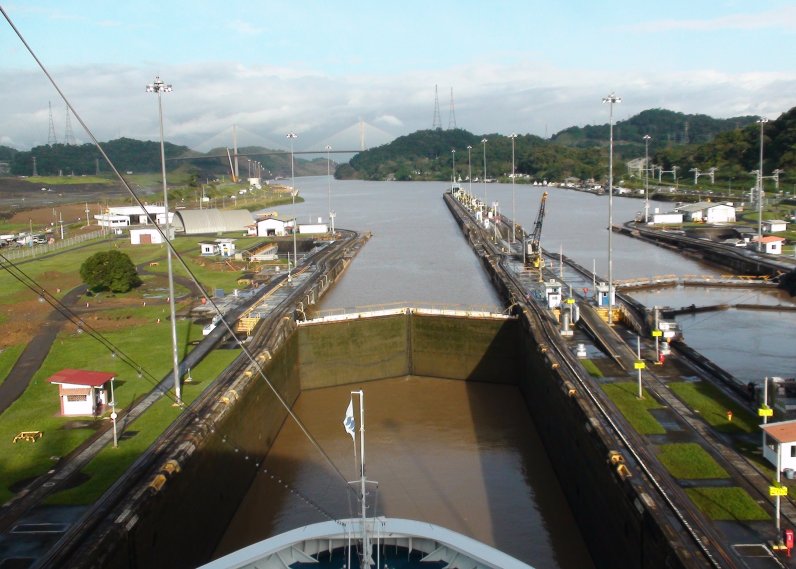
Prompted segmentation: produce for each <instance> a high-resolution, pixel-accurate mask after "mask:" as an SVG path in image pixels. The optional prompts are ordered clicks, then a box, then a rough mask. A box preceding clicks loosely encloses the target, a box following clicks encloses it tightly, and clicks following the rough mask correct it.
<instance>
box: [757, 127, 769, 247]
mask: <svg viewBox="0 0 796 569" xmlns="http://www.w3.org/2000/svg"><path fill="white" fill-rule="evenodd" d="M757 122H758V123H759V124H760V169H759V170H758V171H757V250H758V251H762V250H763V127H764V126H765V124H766V123H767V122H768V119H767V118H766V117H760V118H759V119H758V120H757Z"/></svg>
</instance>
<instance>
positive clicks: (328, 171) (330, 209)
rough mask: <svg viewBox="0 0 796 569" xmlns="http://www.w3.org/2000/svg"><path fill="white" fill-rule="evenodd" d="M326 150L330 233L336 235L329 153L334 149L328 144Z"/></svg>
mask: <svg viewBox="0 0 796 569" xmlns="http://www.w3.org/2000/svg"><path fill="white" fill-rule="evenodd" d="M325 149H326V181H327V182H328V184H329V185H328V188H327V192H328V194H329V231H330V232H331V233H334V212H333V211H332V160H331V158H330V157H329V153H330V152H331V151H332V147H331V146H329V145H328V144H327V145H326V147H325Z"/></svg>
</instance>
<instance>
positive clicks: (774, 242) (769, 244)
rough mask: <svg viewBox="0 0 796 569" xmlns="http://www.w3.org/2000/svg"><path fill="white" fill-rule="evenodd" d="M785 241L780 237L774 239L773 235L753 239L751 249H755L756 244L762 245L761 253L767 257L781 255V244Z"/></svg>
mask: <svg viewBox="0 0 796 569" xmlns="http://www.w3.org/2000/svg"><path fill="white" fill-rule="evenodd" d="M784 242H785V239H784V238H782V237H775V236H774V235H766V236H764V237H755V238H754V239H752V243H753V247H754V248H757V244H758V243H762V244H763V252H764V253H768V254H769V255H781V254H782V244H783V243H784Z"/></svg>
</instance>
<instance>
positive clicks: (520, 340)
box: [85, 314, 682, 568]
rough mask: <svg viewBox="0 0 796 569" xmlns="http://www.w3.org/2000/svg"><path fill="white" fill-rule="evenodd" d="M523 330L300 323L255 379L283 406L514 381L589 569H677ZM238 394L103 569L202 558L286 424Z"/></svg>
mask: <svg viewBox="0 0 796 569" xmlns="http://www.w3.org/2000/svg"><path fill="white" fill-rule="evenodd" d="M533 326H534V324H533V322H531V321H529V320H528V319H526V318H520V319H518V320H489V319H478V318H464V317H461V318H458V317H450V316H426V315H418V314H411V315H395V316H384V317H378V318H361V319H358V320H351V321H345V322H337V323H326V324H317V325H314V324H312V325H305V326H301V327H299V328H298V329H297V330H294V332H293V333H292V334H290V335H285V336H283V337H282V340H281V345H280V347H279V348H278V349H275V350H274V353H273V359H271V360H270V361H268V362H267V363H266V365H265V371H266V374H267V375H268V377H269V379H270V380H271V381H272V382H273V383H274V384H275V385H276V386H277V387H278V389H279V391H280V393H281V394H282V395H283V396H284V397H285V399H286V400H287V401H288V402H289V403H290V404H291V405H292V404H293V402H294V401H295V399H296V398H297V397H298V395H299V391H300V389H313V388H321V387H326V386H333V385H342V384H346V383H357V382H363V381H369V380H374V379H380V378H386V377H400V376H403V375H408V374H414V375H423V376H428V377H441V378H446V379H461V380H476V381H488V382H506V383H517V384H518V385H519V386H520V389H521V391H522V393H523V395H524V398H525V401H526V404H527V405H528V407H529V411H530V413H531V416H532V418H533V420H534V422H535V423H536V425H537V429H538V432H539V435H540V436H541V438H542V440H543V442H544V445H545V448H546V449H547V453H548V455H549V457H550V460H551V462H552V464H553V467H554V468H555V470H556V473H557V476H558V479H559V481H560V484H561V486H562V488H563V490H564V492H565V494H566V495H567V499H568V501H569V502H570V505H571V508H572V510H573V513H574V515H575V518H576V520H577V522H578V525H579V527H580V528H581V532H582V534H583V536H584V538H585V540H586V542H587V544H588V546H589V549H590V552H591V554H592V557H593V559H594V560H595V563H596V564H597V566H599V567H617V568H625V567H627V568H631V567H642V568H644V567H672V568H676V567H681V566H682V564H681V563H680V559H679V558H678V556H677V555H675V553H674V550H673V549H672V547H671V545H670V541H674V540H673V539H672V540H670V539H668V538H669V537H672V536H666V535H664V533H663V531H665V530H662V529H661V528H660V526H659V525H658V523H656V522H655V520H653V519H652V518H651V516H650V515H649V513H648V509H647V508H645V507H642V506H641V504H640V502H639V500H640V499H641V498H640V492H639V490H638V488H636V487H634V482H633V480H623V479H620V478H619V477H618V476H617V474H616V472H615V470H614V469H613V468H611V467H610V465H609V464H607V455H608V451H609V450H611V449H609V448H608V447H607V446H606V443H605V441H606V440H610V437H608V436H606V433H604V432H602V431H601V426H600V424H599V421H597V420H595V419H594V418H593V417H591V416H590V415H589V412H588V410H587V409H586V407H584V406H583V405H581V404H580V402H579V400H578V398H577V397H573V396H572V395H571V393H570V392H569V391H570V390H569V387H570V386H568V385H567V384H566V383H565V382H564V381H563V380H562V379H561V377H560V375H559V373H558V372H557V370H556V369H553V367H552V366H551V362H550V361H549V358H548V355H547V354H544V353H542V352H540V351H539V350H538V346H537V344H536V342H535V340H534V339H533V335H532V334H531V328H532V327H533ZM246 385H247V387H246V389H245V390H243V391H242V392H241V393H238V394H237V396H236V397H233V398H231V399H230V402H229V405H230V406H231V407H232V409H231V412H230V413H229V414H228V415H227V416H226V417H225V419H224V421H223V422H221V423H220V424H219V425H220V426H219V427H218V428H216V429H215V431H214V432H212V433H208V434H207V435H206V436H205V437H204V438H201V437H197V440H196V441H195V444H196V445H197V447H198V450H197V452H195V453H193V454H192V455H191V456H190V458H189V459H188V460H187V461H186V463H185V464H183V465H182V472H181V473H180V474H179V475H177V476H175V477H174V478H173V479H171V480H169V482H168V484H167V485H166V486H165V487H164V488H163V489H162V490H160V492H159V493H158V494H157V495H156V497H155V498H154V499H150V500H148V501H146V502H145V503H144V506H143V507H141V508H139V510H138V511H136V512H135V514H136V515H137V516H138V521H137V522H136V523H135V525H134V526H133V527H131V528H129V529H128V530H126V531H125V532H124V533H123V535H117V536H116V543H115V544H114V545H115V547H111V548H110V549H112V550H114V551H113V554H111V555H110V557H112V562H108V563H105V562H103V563H101V565H102V566H104V567H149V566H153V567H154V566H169V567H193V566H196V565H199V564H201V563H203V562H206V561H207V560H209V558H210V556H211V554H212V551H213V550H214V548H215V546H216V544H217V542H218V540H219V539H220V537H221V535H222V533H223V531H224V530H225V528H226V526H227V524H228V523H229V520H230V519H231V517H232V515H233V514H234V512H235V510H236V509H237V507H238V505H239V503H240V501H241V500H242V499H243V496H244V495H245V493H246V491H247V490H248V488H249V485H250V484H251V482H252V479H253V478H254V476H255V474H256V472H257V464H258V463H259V460H260V459H261V458H262V457H264V456H265V455H266V454H267V452H268V450H269V449H270V446H271V444H272V441H273V440H274V438H275V436H276V434H277V433H278V431H279V429H280V428H281V426H282V424H283V422H284V420H285V416H286V412H285V411H284V410H283V409H281V408H280V406H279V405H278V403H277V402H276V400H275V398H274V396H273V394H272V393H271V391H270V389H269V388H268V387H267V386H266V385H265V383H264V382H263V381H262V380H256V379H254V378H253V379H252V380H251V381H249V382H247V384H246ZM235 448H237V449H238V451H237V452H236V451H235V450H234V449H235ZM105 561H109V559H108V558H106V559H105ZM85 566H91V565H90V564H87V565H85Z"/></svg>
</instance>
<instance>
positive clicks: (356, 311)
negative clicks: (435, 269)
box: [308, 302, 509, 322]
mask: <svg viewBox="0 0 796 569" xmlns="http://www.w3.org/2000/svg"><path fill="white" fill-rule="evenodd" d="M498 310H499V307H497V306H487V305H482V306H468V305H462V304H444V303H428V302H411V303H410V302H392V303H387V304H371V305H365V306H357V307H346V308H333V309H329V310H318V311H313V312H312V313H311V314H310V319H309V320H308V322H335V321H340V320H355V319H357V318H362V317H375V316H389V315H394V314H407V313H417V314H434V315H441V316H465V317H473V318H498V317H499V318H508V317H509V316H508V315H507V314H506V313H505V312H498Z"/></svg>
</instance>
